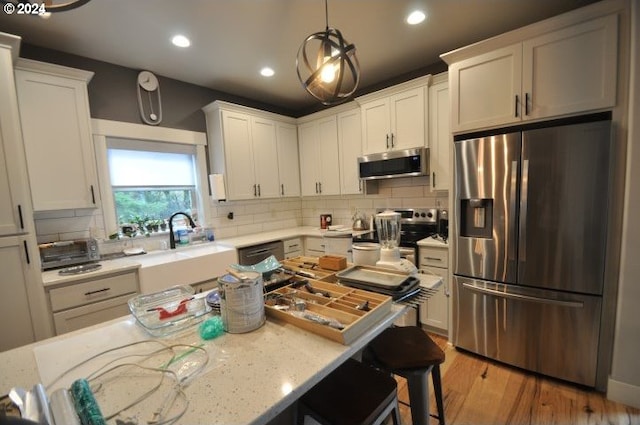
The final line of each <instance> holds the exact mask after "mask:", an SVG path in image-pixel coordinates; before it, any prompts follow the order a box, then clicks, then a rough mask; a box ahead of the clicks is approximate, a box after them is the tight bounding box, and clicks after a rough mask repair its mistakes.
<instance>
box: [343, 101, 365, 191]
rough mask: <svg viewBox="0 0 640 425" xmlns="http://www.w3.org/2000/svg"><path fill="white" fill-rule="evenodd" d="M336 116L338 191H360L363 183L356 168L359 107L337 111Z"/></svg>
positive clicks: (359, 122) (360, 127)
mask: <svg viewBox="0 0 640 425" xmlns="http://www.w3.org/2000/svg"><path fill="white" fill-rule="evenodd" d="M337 118H338V151H339V153H340V193H341V194H343V195H349V194H358V193H362V192H363V183H362V180H360V177H359V170H358V157H359V156H361V155H362V125H361V119H360V109H353V110H351V111H346V112H342V113H339V114H338V116H337Z"/></svg>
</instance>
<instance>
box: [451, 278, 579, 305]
mask: <svg viewBox="0 0 640 425" xmlns="http://www.w3.org/2000/svg"><path fill="white" fill-rule="evenodd" d="M462 286H463V287H464V288H466V289H468V290H470V291H473V292H478V293H480V294H485V295H492V296H496V297H499V298H511V299H515V300H521V301H531V302H535V303H538V304H550V305H555V306H559V307H572V308H583V307H584V303H583V302H580V301H562V300H553V299H550V298H540V297H532V296H531V295H522V294H513V293H508V292H502V291H496V290H494V289H488V288H481V287H478V286H475V285H472V284H469V283H463V284H462Z"/></svg>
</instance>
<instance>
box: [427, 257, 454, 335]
mask: <svg viewBox="0 0 640 425" xmlns="http://www.w3.org/2000/svg"><path fill="white" fill-rule="evenodd" d="M426 270H428V271H429V272H430V273H433V274H435V275H438V276H440V277H441V278H442V285H441V286H440V287H439V288H438V292H436V293H435V294H433V295H432V296H431V297H430V298H429V299H428V300H427V302H426V303H425V304H426V306H425V308H423V309H421V310H420V323H423V324H425V325H427V326H429V327H431V328H432V330H436V331H438V332H440V333H442V334H444V335H446V334H447V331H448V330H449V298H450V296H449V295H450V293H449V282H448V280H449V277H448V276H447V274H448V273H447V269H441V268H437V267H429V268H426Z"/></svg>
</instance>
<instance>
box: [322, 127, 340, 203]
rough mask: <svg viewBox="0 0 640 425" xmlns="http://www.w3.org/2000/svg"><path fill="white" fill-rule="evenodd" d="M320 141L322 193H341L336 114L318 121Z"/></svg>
mask: <svg viewBox="0 0 640 425" xmlns="http://www.w3.org/2000/svg"><path fill="white" fill-rule="evenodd" d="M318 132H319V135H320V142H319V143H318V146H317V153H318V156H317V158H319V159H320V176H321V177H320V188H319V189H320V194H321V195H339V194H340V161H339V159H338V157H339V153H338V124H337V119H336V117H335V115H334V116H331V117H328V118H324V119H321V120H320V121H319V122H318Z"/></svg>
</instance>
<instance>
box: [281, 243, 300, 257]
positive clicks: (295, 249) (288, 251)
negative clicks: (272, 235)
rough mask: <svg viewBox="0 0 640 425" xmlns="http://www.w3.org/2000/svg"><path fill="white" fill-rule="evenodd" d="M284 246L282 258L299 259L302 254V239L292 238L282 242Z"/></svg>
mask: <svg viewBox="0 0 640 425" xmlns="http://www.w3.org/2000/svg"><path fill="white" fill-rule="evenodd" d="M282 243H283V244H284V258H285V260H286V259H288V258H294V257H301V256H302V254H303V247H302V239H300V238H293V239H287V240H285V241H282Z"/></svg>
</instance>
